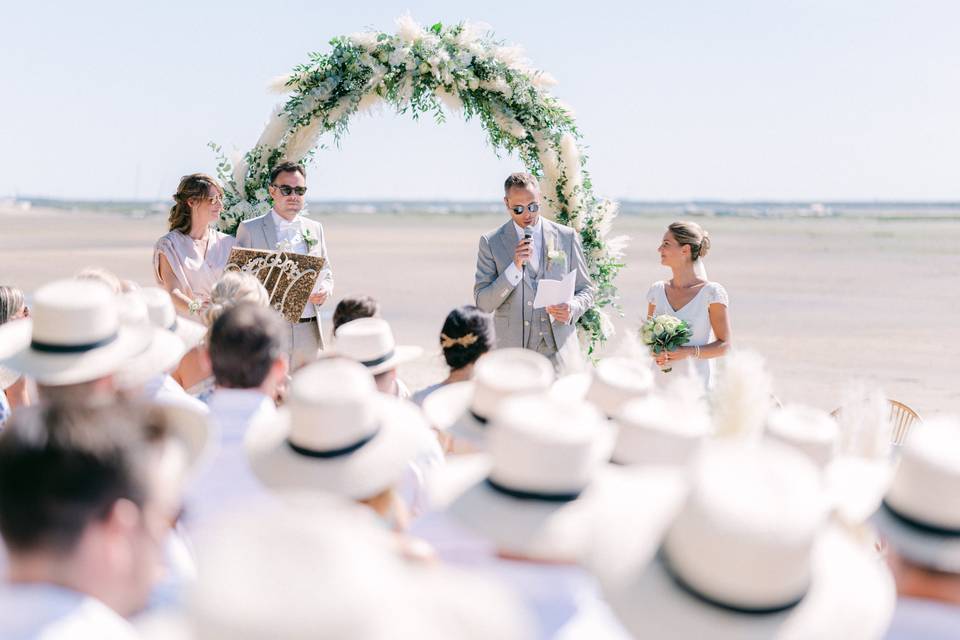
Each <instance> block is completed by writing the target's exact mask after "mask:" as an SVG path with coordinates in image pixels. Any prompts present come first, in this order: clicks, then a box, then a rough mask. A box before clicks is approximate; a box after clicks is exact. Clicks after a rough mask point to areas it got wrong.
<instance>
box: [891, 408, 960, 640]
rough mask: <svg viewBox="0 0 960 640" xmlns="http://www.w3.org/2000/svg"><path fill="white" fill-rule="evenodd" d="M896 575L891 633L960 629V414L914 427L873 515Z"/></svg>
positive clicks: (945, 633)
mask: <svg viewBox="0 0 960 640" xmlns="http://www.w3.org/2000/svg"><path fill="white" fill-rule="evenodd" d="M874 523H875V524H876V525H877V528H878V529H879V530H880V533H881V535H882V536H883V538H884V541H885V543H886V546H887V554H886V555H887V560H888V562H889V564H890V568H891V569H892V570H893V575H894V578H895V579H896V581H897V607H896V609H895V610H894V614H893V622H892V623H891V625H890V630H889V633H888V634H887V636H886V637H887V638H892V639H896V640H901V639H903V640H908V639H911V640H912V639H913V638H924V639H925V640H940V639H946V638H956V637H957V634H958V630H960V419H958V418H956V417H940V418H935V419H933V420H927V421H925V422H924V423H923V424H922V425H919V426H917V427H914V428H913V430H912V431H911V432H910V433H909V436H908V437H907V439H906V441H905V443H904V445H903V450H902V453H901V456H900V462H899V465H898V467H897V472H896V476H895V477H894V480H893V483H892V485H891V487H890V490H889V491H888V492H887V495H886V498H885V499H884V502H883V505H882V506H881V508H880V510H879V511H878V512H877V513H876V515H875V516H874Z"/></svg>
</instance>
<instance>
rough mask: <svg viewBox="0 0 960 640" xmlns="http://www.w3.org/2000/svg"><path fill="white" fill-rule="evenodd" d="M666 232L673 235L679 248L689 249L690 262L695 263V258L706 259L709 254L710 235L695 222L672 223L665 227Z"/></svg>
mask: <svg viewBox="0 0 960 640" xmlns="http://www.w3.org/2000/svg"><path fill="white" fill-rule="evenodd" d="M667 231H669V232H670V233H671V234H672V235H673V237H674V239H675V240H676V241H677V244H679V245H680V246H681V247H682V246H683V245H686V246H688V247H690V261H691V262H696V261H697V258H706V257H707V254H708V253H709V252H710V234H709V233H707V232H706V231H704V230H703V227H701V226H700V225H698V224H697V223H696V222H686V221H680V222H674V223H672V224H671V225H670V226H669V227H667Z"/></svg>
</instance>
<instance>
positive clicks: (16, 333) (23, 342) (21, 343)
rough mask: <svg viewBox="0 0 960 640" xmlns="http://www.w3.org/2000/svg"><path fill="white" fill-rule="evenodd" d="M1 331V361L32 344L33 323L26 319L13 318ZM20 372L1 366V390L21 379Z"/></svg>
mask: <svg viewBox="0 0 960 640" xmlns="http://www.w3.org/2000/svg"><path fill="white" fill-rule="evenodd" d="M3 327H4V329H3V331H2V332H0V335H2V336H3V339H2V340H0V362H2V361H3V360H5V359H6V358H9V357H10V356H12V355H13V354H15V353H17V352H18V351H20V350H22V349H25V348H26V347H28V346H29V345H30V329H31V324H30V322H28V321H26V320H13V321H12V322H8V323H6V324H4V325H3ZM20 375H21V374H20V372H19V371H14V370H13V369H8V368H7V367H3V366H0V391H4V390H6V389H7V388H9V387H10V386H11V385H13V383H14V382H16V381H17V380H19V379H20Z"/></svg>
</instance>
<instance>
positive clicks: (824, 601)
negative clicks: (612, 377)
mask: <svg viewBox="0 0 960 640" xmlns="http://www.w3.org/2000/svg"><path fill="white" fill-rule="evenodd" d="M690 474H691V475H690V479H691V487H690V492H689V493H688V497H687V499H686V502H685V504H684V506H683V508H682V509H681V510H680V515H679V516H678V517H677V518H676V520H675V521H674V522H673V523H672V524H671V525H670V527H669V529H668V531H667V534H666V535H665V536H664V538H663V542H662V543H661V544H660V545H659V553H656V554H655V555H654V556H653V557H651V561H650V562H649V563H647V564H646V565H644V564H643V563H642V561H643V558H634V559H633V561H634V563H635V565H636V566H642V567H643V568H642V569H641V570H640V571H637V572H636V573H634V574H632V575H631V574H630V573H629V572H625V571H622V570H618V569H619V568H618V567H616V566H613V567H612V570H610V568H608V570H607V571H605V572H603V573H602V575H603V581H604V585H605V591H606V592H607V596H608V600H609V602H610V603H611V606H612V607H613V609H614V611H615V612H616V613H617V615H618V616H619V617H620V619H621V620H622V621H623V622H624V624H625V625H626V626H627V628H628V629H629V630H630V631H631V632H632V633H633V634H634V635H636V636H637V637H655V638H699V637H710V638H719V639H726V638H730V639H733V638H737V639H741V638H758V639H759V638H779V639H786V638H790V639H794V638H796V639H806V638H837V639H843V640H857V639H861V638H862V639H866V638H879V637H881V636H882V635H883V632H884V631H885V630H886V627H887V625H888V624H889V622H890V620H891V618H892V615H893V609H894V605H895V602H896V589H895V586H894V583H893V578H892V576H891V575H890V573H889V571H888V570H887V569H886V566H885V564H884V563H883V559H882V558H881V557H880V556H879V555H878V554H877V553H876V551H875V549H873V548H872V545H870V544H865V543H863V542H861V541H857V540H855V539H854V538H853V537H851V536H850V535H849V533H848V532H847V531H846V530H844V529H842V528H840V527H838V526H836V525H833V524H830V521H829V519H828V518H827V513H828V499H827V496H826V494H825V492H824V489H823V486H822V482H821V477H820V474H819V472H818V470H817V468H816V467H815V466H814V464H813V462H812V460H811V459H809V458H807V457H806V456H804V455H802V454H800V453H799V452H798V451H796V450H794V449H791V448H788V447H786V446H784V445H780V444H777V443H772V442H763V443H743V442H714V443H711V444H710V445H709V446H708V447H704V448H703V449H702V450H701V452H699V454H698V456H697V459H696V460H695V461H694V462H693V463H692V466H691V467H690Z"/></svg>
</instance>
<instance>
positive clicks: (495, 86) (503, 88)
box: [480, 76, 513, 100]
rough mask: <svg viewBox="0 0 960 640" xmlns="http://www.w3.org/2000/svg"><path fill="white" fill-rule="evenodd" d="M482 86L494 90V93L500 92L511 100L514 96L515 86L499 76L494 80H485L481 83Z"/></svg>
mask: <svg viewBox="0 0 960 640" xmlns="http://www.w3.org/2000/svg"><path fill="white" fill-rule="evenodd" d="M480 88H481V89H485V90H487V91H492V92H493V93H499V94H500V95H502V96H503V97H504V98H506V99H507V100H509V99H510V98H512V97H513V88H512V87H511V86H510V85H509V83H507V81H506V80H504V79H503V78H501V77H499V76H497V77H496V78H493V79H492V80H484V81H483V82H481V83H480Z"/></svg>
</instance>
